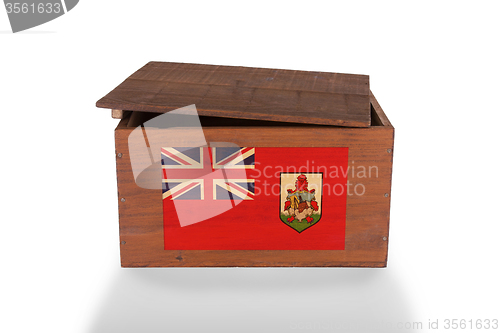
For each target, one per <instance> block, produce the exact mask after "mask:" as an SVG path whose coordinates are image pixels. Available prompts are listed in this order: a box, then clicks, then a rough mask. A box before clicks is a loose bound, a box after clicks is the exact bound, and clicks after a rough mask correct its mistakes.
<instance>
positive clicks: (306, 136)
mask: <svg viewBox="0 0 500 333" xmlns="http://www.w3.org/2000/svg"><path fill="white" fill-rule="evenodd" d="M191 104H195V105H196V109H197V112H198V115H199V116H200V123H201V126H202V130H203V134H204V137H205V139H206V142H207V143H209V145H210V143H215V142H226V143H231V144H233V145H235V146H238V147H253V148H254V150H253V151H254V155H252V156H253V158H254V162H255V164H257V162H256V161H258V160H259V158H260V157H262V156H268V157H267V158H270V157H269V156H271V157H272V155H273V154H275V153H274V152H276V156H279V158H280V159H283V160H285V161H288V163H290V161H295V160H301V161H305V160H307V159H308V158H309V157H308V155H307V152H308V151H311V152H313V153H312V154H313V155H314V154H315V155H314V156H316V158H319V159H320V160H321V159H322V158H323V159H324V161H337V160H338V161H343V162H339V163H340V164H341V163H344V165H345V164H347V166H350V167H352V168H351V169H350V170H349V171H348V172H347V174H345V175H344V178H343V179H340V180H338V181H337V180H335V181H336V182H338V183H339V184H343V185H345V188H347V187H348V184H350V185H351V186H352V187H351V191H352V195H348V194H347V193H346V194H345V196H343V195H342V196H340V195H336V194H335V195H333V194H332V193H333V192H328V193H327V192H326V190H325V188H324V187H325V186H326V185H327V184H328V179H327V178H328V172H323V173H322V175H321V177H322V180H321V181H318V183H317V184H320V185H319V187H320V188H321V192H322V195H321V201H320V200H319V199H317V198H316V197H315V200H314V199H313V200H311V201H308V202H306V204H307V205H309V206H308V208H307V209H310V211H312V212H313V213H312V214H311V215H309V218H310V219H312V222H311V224H312V226H310V227H306V229H305V230H303V231H301V232H297V230H299V229H294V228H302V226H307V224H303V223H308V222H307V221H306V220H305V219H304V220H302V221H299V220H298V219H299V218H300V217H299V214H298V213H297V214H296V215H295V217H294V216H293V214H295V213H296V212H298V211H297V210H294V209H292V213H290V214H292V215H289V217H288V218H294V219H293V220H292V222H290V223H288V222H287V220H286V218H287V216H285V215H284V214H287V212H289V211H290V210H289V209H288V210H285V209H284V207H283V205H282V204H283V200H284V199H283V197H284V195H286V193H285V194H283V192H282V191H284V189H281V192H280V193H279V194H278V193H274V194H273V193H270V194H265V195H264V194H262V192H261V194H259V195H257V194H255V196H253V195H254V194H253V193H250V190H249V188H246V189H247V191H248V193H249V194H248V196H250V195H252V198H253V200H247V201H244V200H243V201H242V200H240V201H238V203H237V206H235V208H234V209H233V210H232V211H231V210H229V211H228V212H225V213H222V214H220V215H218V216H216V217H212V218H207V219H206V220H204V221H203V220H202V221H200V222H199V223H196V224H191V225H187V226H185V227H181V226H172V220H175V218H173V217H172V216H174V215H175V212H173V211H172V207H173V206H172V202H171V201H169V202H166V201H165V200H169V199H163V197H164V193H165V191H166V190H168V188H167V189H162V188H157V189H150V188H145V186H141V185H140V184H139V185H138V181H137V179H138V178H137V175H134V171H133V170H132V165H133V163H134V161H131V159H134V158H137V156H140V155H141V154H143V156H142V157H144V159H146V160H147V158H148V156H146V155H147V154H148V153H149V154H151V149H150V150H148V151H146V150H144V152H142V153H141V152H138V151H135V150H136V147H134V146H133V145H131V143H130V142H129V140H130V139H129V137H130V136H131V133H133V131H134V130H136V128H139V129H141V127H140V126H141V124H144V122H145V121H147V120H148V119H152V118H153V117H155V116H158V115H161V114H165V113H166V112H170V111H172V110H175V109H177V108H182V107H185V106H187V105H191ZM97 106H98V107H103V108H110V109H112V110H113V112H112V115H113V117H116V118H121V121H120V123H119V124H118V126H117V128H116V130H115V140H116V165H117V180H118V204H119V222H120V251H121V262H122V266H123V267H171V266H181V267H189V266H240V267H241V266H338V267H385V266H386V265H387V250H388V238H389V210H390V194H391V174H392V156H393V143H394V128H393V126H392V125H391V123H390V122H389V120H388V119H387V117H386V115H385V114H384V112H383V111H382V109H381V107H380V105H379V104H378V103H377V101H376V99H375V97H374V96H373V94H371V92H370V90H369V84H368V77H367V76H364V75H350V74H336V73H321V72H303V71H287V70H275V69H257V68H245V67H229V66H208V65H193V64H178V63H158V62H152V63H148V64H147V65H146V66H144V67H143V68H141V69H140V70H139V71H137V72H136V73H134V74H133V75H132V76H131V77H129V78H128V79H127V80H125V81H124V82H123V83H122V84H121V85H119V86H118V87H117V88H115V89H114V90H113V91H111V92H110V93H109V94H108V95H106V96H105V97H103V98H102V99H101V100H99V101H98V102H97ZM146 123H147V122H146ZM192 130H193V129H192V128H191V127H189V128H183V127H182V126H178V127H176V128H175V135H174V136H172V135H171V136H169V137H168V139H165V135H164V133H165V129H162V128H148V129H147V136H145V141H146V145H149V142H153V141H155V142H161V144H162V145H164V146H165V147H191V146H193V147H197V146H195V145H190V138H191V137H192ZM142 131H145V129H144V128H143V129H142ZM136 133H137V132H136ZM162 140H164V141H162ZM163 142H164V143H163ZM203 149H205V148H203ZM217 149H219V148H217ZM221 151H222V150H221ZM202 152H203V150H202V151H201V152H200V155H201V154H202ZM209 152H210V154H212V152H211V151H209ZM259 152H262V153H259ZM294 152H300V154H298V153H297V156H295V155H294ZM343 153H345V159H342V154H343ZM158 154H159V152H158V151H156V152H154V153H153V154H152V155H154V156H157V155H158ZM213 154H214V155H213V158H216V157H215V156H216V155H215V152H214V153H213ZM266 154H267V155H266ZM336 155H338V156H340V157H338V159H335V158H336V157H335V156H336ZM154 156H153V157H152V156H149V157H151V158H152V159H154V158H155V157H154ZM211 156H212V155H211ZM245 156H246V155H245ZM290 156H293V159H292V157H290ZM318 156H319V157H318ZM322 156H325V157H322ZM214 163H215V162H214ZM273 163H274V162H273ZM276 163H279V162H276ZM297 163H298V162H297ZM335 163H336V162H335ZM214 165H215V164H214ZM262 167H264V166H262V165H261V166H258V167H257V166H256V167H255V168H256V169H258V168H262ZM329 167H330V168H333V164H331V165H329ZM355 167H357V169H355ZM361 167H364V168H365V175H364V176H363V175H362V172H361V171H360V170H362V168H361ZM370 168H371V169H370ZM353 169H354V172H351V171H352V170H353ZM323 170H325V169H323ZM254 171H255V170H250V171H248V172H250V175H252V174H251V172H254ZM313 171H314V170H313ZM369 171H373V175H371V176H369V177H368V176H367V173H368V172H369ZM375 172H376V175H375ZM293 173H294V174H293V175H290V177H292V178H294V179H295V178H296V176H297V175H299V174H305V175H307V177H309V179H313V178H314V177H315V175H314V173H315V172H308V170H306V171H304V172H293ZM360 174H361V176H360ZM325 176H326V177H325ZM164 177H165V176H164ZM280 177H282V179H283V177H285V176H283V175H281V176H280ZM286 177H288V175H287V176H286ZM331 178H334V177H331ZM158 181H159V182H161V180H158ZM167 181H168V179H167ZM226 181H227V179H226ZM277 181H278V180H277V179H273V180H272V181H270V182H271V183H272V182H277ZM343 182H344V183H343ZM206 184H208V181H206ZM262 184H263V183H262V182H261V183H259V184H257V183H256V181H255V183H254V185H252V189H253V191H254V192H255V193H256V191H257V188H259V186H261V185H262ZM310 184H312V182H311V181H310ZM332 184H333V183H332ZM313 185H314V184H313ZM361 185H362V187H361ZM311 186H312V185H311ZM356 186H357V187H356ZM207 188H208V187H207ZM207 188H202V189H201V190H200V193H202V192H203V190H204V189H207ZM213 188H217V189H219V187H217V186H216V185H215V181H214V183H213ZM345 188H344V189H345ZM228 189H229V187H228ZM354 189H357V192H356V191H354ZM361 189H362V190H363V191H362V192H363V193H362V194H360V193H361ZM210 191H211V190H210ZM228 191H229V190H228ZM303 192H304V191H302V192H296V193H303ZM319 192H320V191H319V190H318V191H316V192H315V193H316V196H318V194H319ZM346 192H347V191H346ZM229 193H231V192H229ZM289 193H290V192H289ZM325 193H327V195H325ZM200 195H203V194H200ZM273 195H274V197H273ZM215 197H216V195H215V192H214V196H213V197H211V198H208V196H207V195H205V197H203V200H201V199H200V200H198V201H196V200H197V199H192V200H194V201H191V202H194V204H193V205H195V206H196V207H198V206H199V205H201V206H199V207H203V205H205V204H208V203H207V202H208V201H209V200H214V199H215ZM292 197H293V190H292ZM292 197H290V198H291V199H293V198H292ZM296 197H298V198H299V199H300V200H301V203H302V199H301V198H305V197H304V196H301V195H300V194H297V196H296ZM306 197H307V196H306ZM318 197H319V196H318ZM171 198H173V196H172V197H171ZM230 198H232V199H234V197H233V196H232V194H230ZM280 198H281V201H280ZM273 200H274V201H273ZM285 200H286V198H285ZM202 201H203V203H202ZM292 201H293V200H292ZM312 201H317V202H320V203H321V204H322V205H323V206H322V207H321V209H318V210H317V211H315V210H313V208H312V206H311V203H312ZM213 202H216V201H215V200H214V201H213ZM304 202H305V201H304ZM182 203H183V204H184V203H185V202H182ZM327 204H328V205H327ZM252 205H253V206H252ZM293 205H294V204H293V203H292V207H298V206H293ZM325 205H327V206H325ZM285 206H286V205H285ZM175 207H177V209H179V208H178V207H181V206H177V205H176V206H175ZM182 207H185V206H182ZM248 207H250V208H248ZM255 207H259V209H257V208H255ZM260 207H262V209H260ZM305 207H307V206H305ZM297 209H298V208H297ZM236 210H239V211H240V212H244V213H245V214H244V215H242V216H240V215H237V216H239V217H238V218H235V217H234V216H235V215H234V214H236V213H234V212H235V211H236ZM278 210H279V212H280V213H279V214H281V215H278ZM327 211H328V212H330V213H331V214H329V215H327V214H326V213H325V212H327ZM249 212H250V213H249ZM251 212H254V213H251ZM306 212H307V211H306ZM315 212H316V213H317V212H321V214H319V213H318V214H316V215H315ZM195 213H196V212H193V214H195ZM231 214H233V215H231ZM252 214H254V215H252ZM177 215H178V217H179V221H180V213H177ZM300 216H302V215H300ZM317 216H319V220H317V218H318V217H317ZM334 216H335V218H334ZM280 219H281V220H280ZM304 221H305V222H304ZM287 223H288V224H289V225H288V226H287V225H286V224H287ZM236 224H238V226H237V227H236V226H235V225H236ZM342 224H343V225H342ZM292 225H294V227H291V226H292ZM211 226H213V227H211ZM224 226H226V229H221V228H223V227H224ZM232 226H235V227H234V228H240V229H234V230H239V231H238V232H233V231H232V232H226V230H229V229H230V228H232ZM243 226H244V228H248V229H245V230H247V231H245V233H242V231H241V230H242V229H241V228H243ZM297 226H298V227H297ZM177 228H179V229H177ZM228 228H229V229H228ZM256 230H259V232H262V233H261V234H259V233H257V231H256ZM172 235H174V236H172ZM189 235H192V237H191V236H189ZM205 236H206V237H207V238H206V239H205V238H202V237H205ZM183 237H184V238H185V241H184V240H183V239H184V238H183ZM189 237H191V238H189ZM174 238H175V239H174ZM193 239H194V240H193ZM330 240H331V244H330V243H329V242H330ZM183 242H184V243H183ZM183 244H185V245H183ZM193 248H195V249H193Z"/></svg>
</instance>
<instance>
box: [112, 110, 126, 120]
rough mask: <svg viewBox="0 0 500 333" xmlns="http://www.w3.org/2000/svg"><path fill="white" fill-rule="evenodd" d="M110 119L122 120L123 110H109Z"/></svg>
mask: <svg viewBox="0 0 500 333" xmlns="http://www.w3.org/2000/svg"><path fill="white" fill-rule="evenodd" d="M111 118H113V119H122V118H123V110H117V109H113V110H111Z"/></svg>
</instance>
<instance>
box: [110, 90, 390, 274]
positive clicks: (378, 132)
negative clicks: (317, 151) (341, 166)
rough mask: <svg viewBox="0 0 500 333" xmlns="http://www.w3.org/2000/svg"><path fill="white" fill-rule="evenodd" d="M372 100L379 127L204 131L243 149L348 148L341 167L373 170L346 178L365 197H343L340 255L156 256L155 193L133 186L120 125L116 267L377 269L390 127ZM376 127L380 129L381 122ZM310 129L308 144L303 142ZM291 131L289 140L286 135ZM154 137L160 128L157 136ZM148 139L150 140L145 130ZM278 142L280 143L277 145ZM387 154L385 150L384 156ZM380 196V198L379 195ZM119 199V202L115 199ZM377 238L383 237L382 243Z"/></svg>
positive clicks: (385, 227)
mask: <svg viewBox="0 0 500 333" xmlns="http://www.w3.org/2000/svg"><path fill="white" fill-rule="evenodd" d="M371 99H372V107H373V110H374V112H375V115H376V116H377V118H378V119H379V122H380V123H381V125H380V126H372V127H369V128H335V127H326V126H308V125H296V126H293V125H292V126H271V125H269V124H266V126H261V125H259V123H258V122H257V123H253V125H251V126H226V125H223V126H217V123H216V122H215V123H213V124H212V125H209V126H206V127H204V132H205V136H206V139H207V142H232V143H235V144H237V145H239V146H246V147H308V146H314V147H349V163H351V162H352V161H354V162H355V163H356V165H358V166H360V165H364V166H377V168H378V175H377V177H371V178H358V177H355V176H354V177H353V175H352V174H350V173H349V175H348V180H349V181H350V182H351V183H352V184H354V185H356V184H359V183H362V184H363V185H364V186H365V189H366V190H365V193H364V194H363V195H361V196H357V195H352V196H348V197H347V215H346V241H345V244H346V245H345V250H342V251H339V250H335V251H329V250H322V251H284V250H281V251H261V250H249V251H193V250H191V251H183V250H178V251H165V250H163V212H162V191H161V190H147V189H143V188H140V187H138V186H137V185H136V183H135V181H134V177H133V174H132V170H131V165H130V155H129V151H128V135H129V133H130V132H131V131H132V130H133V128H131V127H127V122H128V119H129V118H127V119H123V120H122V121H121V122H120V124H119V125H118V127H117V128H116V130H115V139H116V153H117V156H118V153H121V157H117V158H116V162H117V177H118V204H119V216H120V241H121V243H120V244H121V245H120V247H121V262H122V266H123V267H193V266H200V267H201V266H222V267H224V266H245V267H254V266H263V267H266V266H296V267H299V266H334V267H385V266H386V264H387V250H388V238H389V210H390V193H391V176H392V149H393V142H394V128H393V127H392V125H390V123H387V122H386V121H384V120H383V119H387V117H385V115H384V113H383V111H382V109H381V108H380V106H379V105H378V103H376V101H375V100H374V97H371ZM382 123H384V124H382ZM311 128H313V129H314V133H315V137H316V139H315V140H314V141H310V142H304V140H302V139H300V138H301V137H302V136H303V135H306V134H310V131H311ZM291 133H293V134H294V135H290V134H291ZM177 134H178V135H176V136H175V138H177V139H175V138H172V140H178V141H177V142H175V143H171V142H169V144H171V145H173V146H175V145H176V144H179V143H183V144H189V129H182V128H181V129H179V131H178V133H177ZM157 135H159V136H161V135H162V133H161V130H157ZM149 136H150V138H153V137H154V136H155V132H154V131H150V132H149ZM283 138H286V139H283ZM388 149H391V150H390V152H388ZM386 194H387V196H386ZM121 198H124V199H125V201H123V202H122V201H121V200H120V199H121ZM384 237H385V239H384Z"/></svg>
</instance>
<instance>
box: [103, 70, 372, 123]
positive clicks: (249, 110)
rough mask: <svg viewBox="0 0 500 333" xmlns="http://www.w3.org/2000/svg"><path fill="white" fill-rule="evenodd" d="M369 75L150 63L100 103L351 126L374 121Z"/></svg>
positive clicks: (107, 106)
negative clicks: (195, 110) (371, 118)
mask: <svg viewBox="0 0 500 333" xmlns="http://www.w3.org/2000/svg"><path fill="white" fill-rule="evenodd" d="M369 90H370V89H369V78H368V76H367V75H354V74H339V73H325V72H306V71H292V70H283V69H266V68H251V67H232V66H213V65H199V64H183V63H166V62H150V63H148V64H146V65H145V66H144V67H142V68H141V69H139V70H138V71H137V72H135V73H134V74H132V75H131V76H130V77H129V78H127V79H126V80H125V81H124V82H123V83H121V84H120V85H119V86H118V87H116V88H115V89H114V90H113V91H111V92H110V93H109V94H107V95H106V96H105V97H103V98H101V99H100V100H99V101H98V102H97V104H96V105H97V107H101V108H109V109H120V110H130V111H143V112H156V113H162V112H168V111H171V110H174V109H177V108H180V107H184V106H186V105H191V104H195V105H196V108H197V109H198V112H199V114H200V115H202V116H215V117H227V118H240V119H256V120H270V121H282V122H293V123H307V124H317V125H335V126H347V127H368V126H370V97H369Z"/></svg>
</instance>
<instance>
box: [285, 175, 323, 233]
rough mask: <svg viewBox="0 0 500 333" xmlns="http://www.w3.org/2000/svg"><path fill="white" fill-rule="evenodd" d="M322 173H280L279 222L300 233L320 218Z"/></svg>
mask: <svg viewBox="0 0 500 333" xmlns="http://www.w3.org/2000/svg"><path fill="white" fill-rule="evenodd" d="M322 182H323V174H322V173H300V174H297V173H281V204H280V218H281V221H282V222H284V223H285V224H286V225H288V226H290V227H291V228H293V229H295V230H296V231H297V232H299V233H301V232H302V231H304V230H306V229H307V228H309V227H311V226H313V225H314V224H316V223H317V222H318V221H319V220H320V218H321V190H322Z"/></svg>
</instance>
